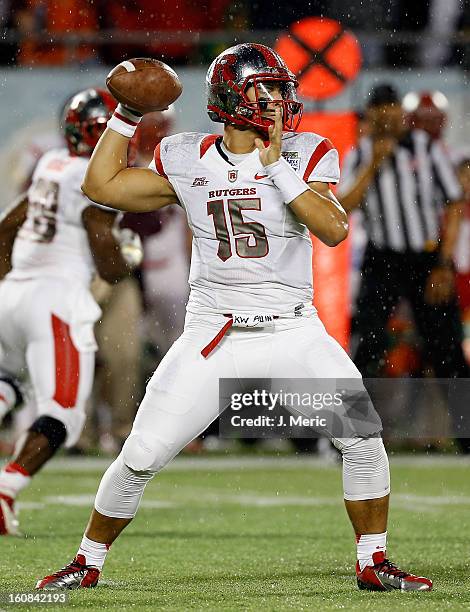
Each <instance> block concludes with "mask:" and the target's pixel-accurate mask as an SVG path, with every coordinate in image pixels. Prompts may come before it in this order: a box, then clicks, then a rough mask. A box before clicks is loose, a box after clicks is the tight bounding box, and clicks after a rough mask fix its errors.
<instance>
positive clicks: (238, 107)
mask: <svg viewBox="0 0 470 612" xmlns="http://www.w3.org/2000/svg"><path fill="white" fill-rule="evenodd" d="M268 81H275V82H276V83H279V85H280V89H281V95H282V107H283V124H284V125H283V129H284V130H285V131H289V132H293V131H295V130H296V128H297V127H298V125H299V123H300V119H301V117H302V108H303V105H302V104H301V103H300V102H299V101H298V100H297V94H296V88H297V86H298V82H297V79H296V77H295V75H294V74H293V73H292V72H291V71H290V70H289V69H288V68H287V66H286V64H285V62H284V60H283V59H282V58H281V57H280V56H279V55H278V54H277V53H276V52H275V51H273V50H272V49H270V48H269V47H265V46H264V45H258V44H255V43H244V44H242V45H236V46H235V47H230V49H226V50H225V51H224V52H223V53H221V54H220V55H219V56H218V57H216V58H215V60H214V61H213V62H212V64H211V66H210V67H209V70H208V72H207V77H206V84H207V111H208V114H209V117H210V118H211V119H212V121H217V122H219V123H229V124H232V125H237V126H245V127H248V126H254V127H255V128H258V129H260V130H262V131H266V130H267V129H268V127H269V126H270V125H272V124H273V121H272V120H271V119H268V118H267V117H263V113H264V112H265V111H266V109H267V106H268V103H269V102H270V101H271V100H272V97H271V96H270V94H269V91H268V88H266V87H265V86H264V84H265V83H266V82H268ZM250 86H253V87H254V92H255V100H254V101H252V100H250V99H249V98H248V97H247V95H246V92H247V89H248V88H249V87H250Z"/></svg>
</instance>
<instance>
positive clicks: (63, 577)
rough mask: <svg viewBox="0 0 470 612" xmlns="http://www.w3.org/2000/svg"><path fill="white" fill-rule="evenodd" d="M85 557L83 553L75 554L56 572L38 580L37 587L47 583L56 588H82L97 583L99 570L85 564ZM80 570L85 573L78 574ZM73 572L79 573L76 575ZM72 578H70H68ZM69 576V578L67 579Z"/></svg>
mask: <svg viewBox="0 0 470 612" xmlns="http://www.w3.org/2000/svg"><path fill="white" fill-rule="evenodd" d="M85 562H86V559H85V557H84V556H83V555H77V556H76V557H75V558H74V560H73V561H72V562H71V563H69V564H68V565H66V566H65V567H63V568H62V569H61V570H59V571H58V572H55V573H54V574H51V575H50V576H46V577H45V578H43V579H42V580H39V581H38V582H37V584H36V588H37V589H44V588H45V587H47V585H49V584H51V583H52V584H54V586H55V587H56V588H65V589H68V588H77V587H81V588H84V589H90V588H93V587H95V586H96V585H97V584H98V580H99V577H100V574H101V572H100V570H99V569H98V568H97V567H94V566H91V565H86V563H85ZM80 572H82V573H85V572H86V573H85V574H84V575H83V577H81V576H80ZM74 574H79V575H78V577H76V576H74ZM69 577H70V578H71V579H72V580H70V578H69ZM68 578H69V580H67V579H68Z"/></svg>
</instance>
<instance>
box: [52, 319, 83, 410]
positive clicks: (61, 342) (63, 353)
mask: <svg viewBox="0 0 470 612" xmlns="http://www.w3.org/2000/svg"><path fill="white" fill-rule="evenodd" d="M51 322H52V333H53V334H54V352H55V393H54V400H55V401H56V402H57V403H58V404H60V405H61V406H62V408H73V407H74V406H75V404H76V402H77V395H78V383H79V380H80V355H79V353H78V351H77V349H76V348H75V345H74V343H73V341H72V338H71V336H70V326H69V325H67V323H65V321H62V320H61V319H59V317H56V315H54V314H53V315H51Z"/></svg>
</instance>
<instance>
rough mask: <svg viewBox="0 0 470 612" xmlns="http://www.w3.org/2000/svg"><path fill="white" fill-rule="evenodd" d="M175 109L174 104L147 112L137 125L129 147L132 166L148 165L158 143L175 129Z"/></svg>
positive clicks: (128, 154) (128, 151) (128, 158)
mask: <svg viewBox="0 0 470 612" xmlns="http://www.w3.org/2000/svg"><path fill="white" fill-rule="evenodd" d="M174 122H175V110H174V107H173V105H170V107H169V108H168V109H167V110H164V111H155V112H153V113H146V114H145V115H144V116H143V117H142V121H141V122H140V123H139V125H138V126H137V130H136V132H135V134H134V136H133V137H132V138H131V141H130V143H129V148H128V149H127V161H128V163H129V165H130V166H148V164H149V163H150V162H151V161H152V159H153V152H154V150H155V147H156V145H157V144H158V143H159V142H160V141H161V139H162V138H164V137H165V136H168V135H169V134H171V133H172V131H173V126H174Z"/></svg>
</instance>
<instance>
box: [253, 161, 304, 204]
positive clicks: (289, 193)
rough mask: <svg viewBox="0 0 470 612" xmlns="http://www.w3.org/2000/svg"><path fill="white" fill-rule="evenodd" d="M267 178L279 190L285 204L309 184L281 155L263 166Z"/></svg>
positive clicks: (297, 195) (296, 196) (302, 191)
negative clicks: (271, 162)
mask: <svg viewBox="0 0 470 612" xmlns="http://www.w3.org/2000/svg"><path fill="white" fill-rule="evenodd" d="M264 169H265V171H266V172H267V174H268V176H269V178H270V179H271V180H272V182H273V183H274V185H275V186H276V187H277V188H278V189H279V191H280V192H281V195H282V198H283V200H284V202H285V203H286V204H290V203H291V202H292V201H293V200H295V198H298V197H299V195H301V194H302V193H304V191H307V190H308V189H309V186H308V185H307V183H305V181H303V180H302V178H301V177H300V176H299V175H298V174H297V172H296V171H295V170H294V169H293V168H292V167H291V166H290V165H289V164H288V162H287V161H286V160H285V159H284V158H283V157H281V158H280V159H278V160H277V161H276V162H274V163H273V164H269V166H265V167H264Z"/></svg>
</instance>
